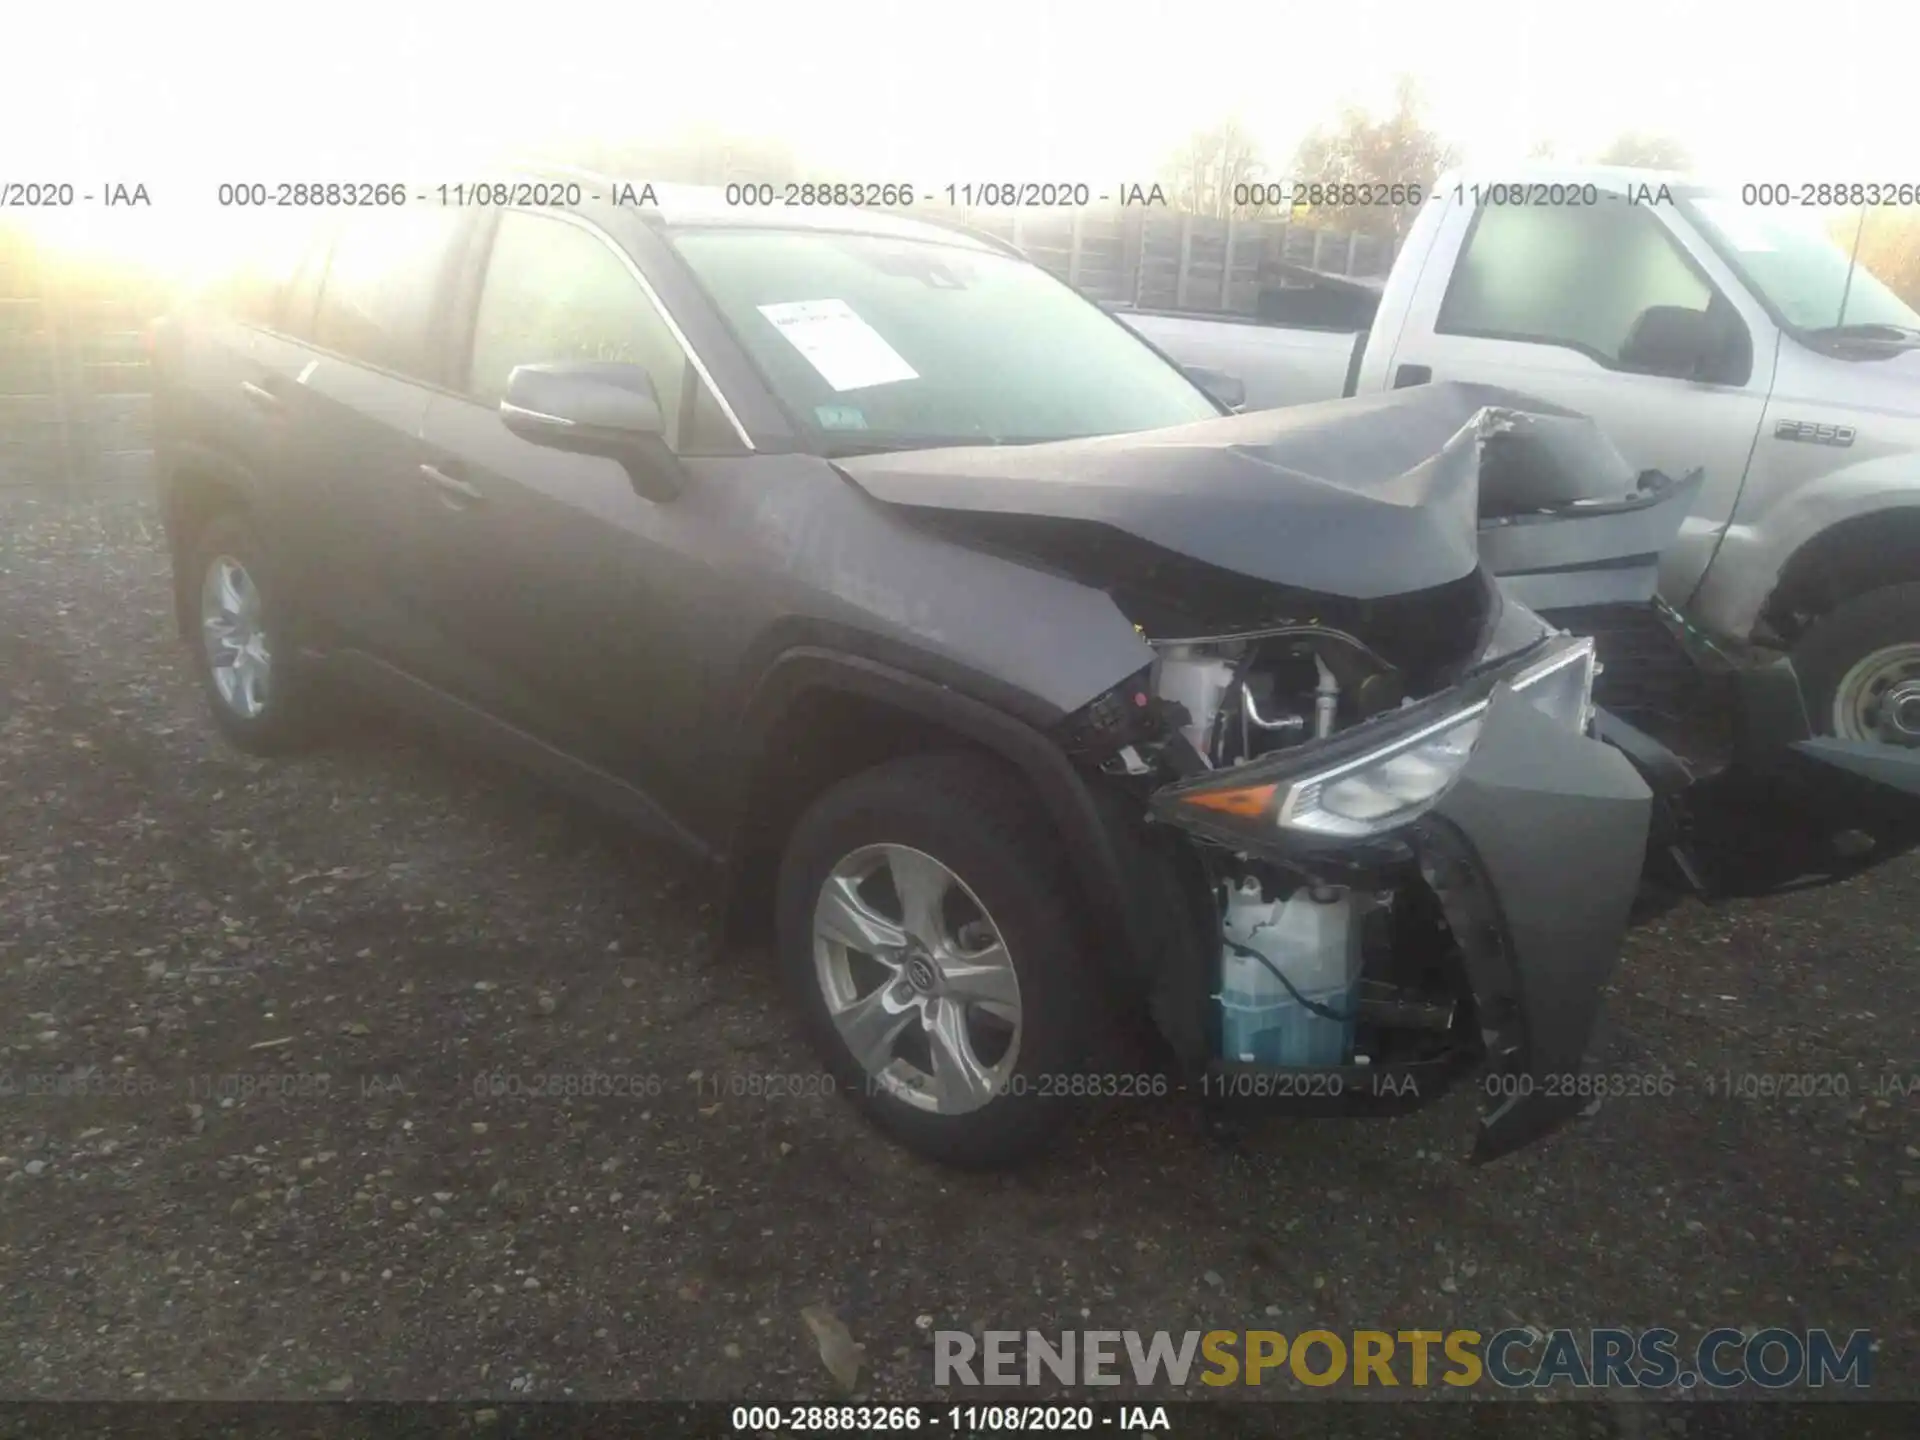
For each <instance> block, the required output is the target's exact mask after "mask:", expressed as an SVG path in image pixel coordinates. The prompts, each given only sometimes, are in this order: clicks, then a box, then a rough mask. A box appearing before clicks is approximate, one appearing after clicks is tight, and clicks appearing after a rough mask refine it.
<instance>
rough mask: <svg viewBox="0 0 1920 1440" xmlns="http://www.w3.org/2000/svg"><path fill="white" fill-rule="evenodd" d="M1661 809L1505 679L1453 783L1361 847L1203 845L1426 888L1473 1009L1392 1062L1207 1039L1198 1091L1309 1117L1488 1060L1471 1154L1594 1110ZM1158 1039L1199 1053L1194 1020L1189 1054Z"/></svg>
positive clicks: (1601, 748) (1425, 1095) (1175, 789)
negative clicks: (1584, 1078)
mask: <svg viewBox="0 0 1920 1440" xmlns="http://www.w3.org/2000/svg"><path fill="white" fill-rule="evenodd" d="M1189 788H1191V787H1190V786H1187V785H1176V786H1169V787H1166V789H1165V790H1163V791H1161V792H1158V793H1156V795H1155V796H1154V798H1153V801H1152V804H1151V809H1152V810H1153V812H1154V813H1155V814H1156V816H1157V817H1158V818H1161V819H1163V820H1166V819H1171V818H1173V816H1174V814H1175V812H1176V810H1177V808H1178V807H1177V806H1176V805H1175V804H1174V803H1172V801H1173V797H1174V796H1176V795H1177V794H1178V793H1179V792H1180V791H1182V790H1184V789H1189ZM1652 803H1653V797H1652V793H1651V792H1650V790H1649V789H1648V787H1647V785H1646V783H1645V782H1644V781H1643V780H1642V779H1641V777H1640V775H1639V774H1638V772H1637V771H1636V769H1635V767H1634V766H1633V765H1632V764H1631V763H1629V761H1628V760H1627V758H1626V757H1625V756H1624V755H1622V754H1621V753H1620V752H1619V751H1618V750H1617V749H1615V748H1614V747H1612V746H1611V745H1607V744H1604V743H1602V742H1599V741H1596V740H1593V739H1590V738H1588V737H1587V736H1586V735H1584V734H1580V733H1576V732H1575V731H1574V730H1573V729H1571V728H1569V726H1568V725H1567V724H1566V723H1565V722H1564V720H1561V719H1558V718H1555V717H1553V716H1551V715H1549V714H1547V713H1545V712H1543V711H1542V710H1540V709H1539V708H1536V706H1535V705H1534V704H1533V703H1530V702H1529V701H1528V700H1527V699H1525V698H1522V697H1521V696H1519V695H1517V694H1516V693H1515V692H1514V691H1512V690H1511V689H1510V688H1508V687H1507V686H1506V685H1504V684H1500V685H1497V686H1495V687H1494V688H1492V690H1491V693H1490V694H1489V696H1488V698H1487V706H1486V709H1485V711H1484V712H1483V718H1482V728H1481V731H1480V735H1479V739H1478V741H1477V743H1476V744H1475V746H1474V749H1473V753H1472V755H1471V756H1470V758H1469V759H1468V760H1467V762H1466V764H1465V766H1464V767H1463V768H1462V769H1461V771H1460V772H1459V774H1458V776H1457V777H1456V778H1455V779H1454V781H1453V782H1452V783H1451V785H1450V786H1449V787H1448V788H1447V789H1446V790H1445V791H1444V792H1443V793H1442V794H1441V795H1440V797H1439V798H1438V799H1437V800H1436V801H1435V802H1434V803H1433V804H1432V805H1431V806H1430V807H1429V808H1428V809H1426V810H1425V811H1424V812H1423V813H1421V814H1420V815H1419V816H1418V817H1417V818H1415V819H1413V820H1412V821H1410V822H1409V823H1407V824H1406V825H1404V826H1402V827H1400V828H1398V829H1396V830H1394V831H1393V832H1392V833H1390V834H1389V835H1386V836H1383V837H1378V838H1374V839H1369V840H1367V841H1364V842H1357V843H1355V844H1350V845H1348V844H1338V843H1335V844H1331V845H1330V844H1328V843H1326V842H1324V841H1305V842H1303V841H1302V840H1301V839H1300V838H1298V837H1293V836H1287V835H1281V834H1278V833H1276V834H1275V835H1274V836H1272V837H1270V838H1268V839H1265V840H1258V839H1250V838H1249V836H1248V834H1247V833H1246V832H1245V831H1244V830H1240V831H1238V832H1236V833H1234V834H1232V835H1228V834H1225V833H1216V834H1214V835H1212V836H1205V835H1203V837H1202V838H1203V839H1211V840H1212V841H1213V842H1214V843H1215V844H1216V845H1217V846H1223V847H1224V846H1232V847H1234V848H1235V849H1236V850H1237V851H1239V852H1242V853H1246V854H1251V855H1253V856H1255V857H1257V858H1260V859H1264V860H1270V861H1272V862H1273V863H1275V864H1277V865H1279V866H1282V867H1284V868H1286V869H1289V870H1292V871H1295V872H1296V873H1302V874H1314V875H1320V876H1324V877H1326V878H1328V879H1329V880H1336V879H1338V880H1344V881H1346V882H1347V883H1354V882H1355V877H1367V876H1371V877H1373V881H1374V882H1377V883H1389V884H1406V883H1408V882H1410V881H1417V882H1419V883H1423V884H1424V885H1425V886H1426V887H1427V888H1428V890H1430V892H1431V895H1432V896H1433V897H1434V899H1435V900H1437V903H1438V909H1439V912H1440V914H1441V916H1443V917H1444V921H1445V926H1446V929H1447V930H1448V931H1449V932H1450V933H1451V939H1452V946H1453V952H1454V954H1455V956H1456V958H1457V964H1458V966H1459V968H1460V970H1461V971H1462V972H1463V979H1464V985H1463V986H1462V987H1461V988H1462V989H1463V990H1464V991H1465V992H1466V993H1465V995H1464V996H1463V997H1462V998H1463V999H1465V1000H1466V1001H1467V1005H1466V1007H1465V1010H1464V1014H1463V1016H1462V1020H1461V1022H1460V1023H1458V1024H1456V1027H1455V1031H1454V1034H1453V1035H1452V1036H1451V1038H1450V1041H1449V1043H1447V1044H1445V1045H1444V1046H1436V1047H1435V1048H1434V1049H1432V1050H1431V1051H1430V1052H1428V1053H1422V1054H1420V1055H1418V1056H1417V1057H1414V1058H1410V1059H1406V1060H1403V1061H1398V1062H1395V1063H1388V1064H1365V1065H1360V1064H1355V1065H1347V1066H1341V1067H1334V1068H1328V1069H1304V1068H1301V1069H1295V1068H1292V1067H1275V1066H1264V1065H1259V1064H1251V1063H1245V1062H1239V1061H1225V1060H1223V1059H1221V1058H1220V1056H1219V1054H1218V1048H1219V1047H1218V1046H1217V1045H1210V1046H1208V1047H1207V1050H1206V1054H1205V1058H1204V1062H1203V1066H1202V1067H1201V1068H1203V1069H1204V1078H1202V1079H1201V1080H1200V1083H1199V1086H1198V1088H1199V1089H1200V1091H1201V1093H1202V1095H1203V1097H1205V1098H1206V1099H1207V1100H1208V1101H1210V1102H1212V1103H1216V1104H1218V1105H1220V1106H1222V1107H1228V1108H1237V1107H1241V1106H1253V1107H1258V1108H1262V1109H1269V1110H1271V1109H1282V1110H1286V1111H1288V1112H1291V1113H1296V1114H1306V1115H1315V1114H1318V1115H1327V1114H1349V1115H1350V1114H1378V1113H1392V1112H1395V1111H1403V1110H1407V1109H1411V1108H1416V1107H1419V1106H1423V1105H1426V1104H1428V1103H1430V1102H1431V1101H1433V1100H1435V1099H1437V1098H1438V1097H1439V1096H1440V1095H1441V1094H1442V1093H1444V1091H1445V1090H1446V1089H1448V1088H1449V1086H1450V1085H1451V1084H1452V1083H1453V1082H1454V1081H1456V1080H1457V1079H1458V1078H1459V1077H1460V1076H1461V1075H1462V1074H1463V1073H1465V1072H1466V1071H1467V1070H1469V1069H1471V1068H1473V1067H1474V1066H1475V1065H1476V1064H1482V1063H1483V1064H1484V1073H1485V1076H1486V1091H1487V1095H1488V1097H1489V1099H1488V1103H1487V1104H1486V1105H1485V1106H1484V1107H1483V1117H1482V1121H1481V1126H1480V1131H1479V1135H1478V1138H1477V1141H1476V1144H1475V1147H1474V1152H1473V1153H1474V1158H1475V1159H1476V1160H1487V1159H1492V1158H1494V1157H1497V1156H1499V1155H1503V1154H1506V1153H1507V1152H1509V1151H1511V1150H1513V1149H1516V1148H1518V1147H1520V1146H1522V1145H1525V1144H1527V1143H1529V1142H1531V1141H1533V1140H1535V1139H1538V1138H1539V1137H1541V1136H1543V1135H1545V1134H1546V1133H1548V1132H1549V1131H1550V1130H1552V1129H1554V1128H1555V1127H1556V1126H1557V1125H1559V1124H1560V1123H1562V1122H1564V1121H1565V1120H1566V1119H1568V1118H1569V1117H1571V1116H1572V1115H1573V1114H1575V1113H1577V1112H1578V1111H1579V1110H1580V1109H1581V1108H1582V1107H1583V1106H1584V1105H1586V1104H1587V1103H1588V1098H1587V1096H1588V1094H1589V1093H1590V1089H1589V1088H1586V1087H1583V1086H1582V1085H1581V1083H1580V1082H1579V1080H1578V1078H1577V1077H1578V1076H1579V1075H1580V1073H1581V1070H1582V1067H1583V1064H1584V1059H1585V1055H1586V1050H1587V1044H1588V1041H1589V1039H1590V1037H1591V1035H1592V1032H1593V1029H1594V1025H1595V1021H1596V1020H1597V1018H1598V1015H1599V1011H1600V1007H1601V1003H1602V992H1603V989H1604V986H1605V984H1606V981H1607V978H1608V976H1609V975H1610V974H1611V972H1612V970H1613V967H1614V965H1615V963H1616V961H1617V958H1618V955H1619V951H1620V945H1621V941H1622V938H1623V936H1624V934H1625V931H1626V928H1627V923H1628V917H1629V912H1630V910H1631V908H1632V904H1633V900H1634V896H1635V892H1636V889H1637V885H1638V880H1639V875H1640V871H1641V867H1642V864H1643V861H1644V856H1645V853H1646V844H1647V835H1648V827H1649V823H1650V816H1651V811H1652ZM1176 823H1180V824H1181V825H1182V828H1186V829H1192V828H1193V827H1192V826H1191V825H1189V824H1186V823H1185V822H1184V821H1180V822H1176ZM1201 848H1203V849H1204V846H1203V847H1201ZM1361 883H1368V882H1366V881H1364V880H1362V881H1361ZM1217 935H1218V932H1217V929H1216V931H1215V940H1214V944H1215V947H1216V948H1217V945H1218V939H1217ZM1196 1003H1204V1001H1203V997H1199V996H1197V995H1195V994H1194V993H1193V992H1192V991H1191V990H1190V989H1189V991H1188V992H1187V994H1186V995H1185V996H1184V997H1179V998H1176V999H1174V1000H1173V1001H1172V1003H1171V1004H1167V1003H1165V1002H1164V1001H1163V1003H1161V1004H1160V1005H1158V1006H1156V1013H1159V1014H1164V1013H1165V1012H1166V1011H1169V1010H1170V1011H1172V1012H1173V1013H1174V1014H1175V1015H1176V1016H1190V1015H1191V1014H1192V1011H1193V1007H1194V1005H1195V1004H1196ZM1162 1029H1163V1031H1167V1032H1168V1033H1169V1038H1173V1039H1175V1040H1176V1048H1184V1049H1185V1050H1186V1052H1187V1054H1188V1056H1189V1058H1190V1059H1191V1058H1192V1056H1193V1054H1194V1052H1195V1051H1196V1050H1197V1049H1198V1048H1199V1047H1197V1046H1196V1045H1195V1044H1194V1043H1193V1041H1192V1035H1193V1027H1192V1026H1191V1025H1187V1026H1185V1027H1184V1032H1183V1033H1184V1034H1185V1035H1186V1037H1187V1039H1188V1043H1187V1045H1186V1046H1185V1047H1181V1046H1180V1045H1179V1043H1178V1036H1177V1035H1176V1034H1175V1033H1174V1032H1173V1031H1168V1027H1167V1026H1166V1024H1165V1023H1164V1022H1163V1024H1162Z"/></svg>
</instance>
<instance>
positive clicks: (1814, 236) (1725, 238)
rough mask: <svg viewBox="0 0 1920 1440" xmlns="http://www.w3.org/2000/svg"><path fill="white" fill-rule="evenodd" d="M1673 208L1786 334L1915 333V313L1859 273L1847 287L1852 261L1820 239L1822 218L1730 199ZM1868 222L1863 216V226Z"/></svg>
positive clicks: (1716, 197)
mask: <svg viewBox="0 0 1920 1440" xmlns="http://www.w3.org/2000/svg"><path fill="white" fill-rule="evenodd" d="M1680 204H1681V208H1682V209H1683V210H1685V211H1686V213H1687V215H1688V217H1689V218H1690V219H1692V220H1693V222H1694V223H1695V224H1696V225H1698V226H1699V227H1700V230H1701V232H1702V233H1703V234H1704V235H1705V236H1706V237H1707V240H1708V242H1709V243H1710V244H1712V245H1713V247H1714V248H1715V249H1716V250H1718V251H1719V252H1720V256H1721V258H1722V259H1724V260H1725V261H1726V262H1727V264H1728V265H1729V266H1730V267H1731V268H1732V269H1733V271H1734V273H1736V274H1737V275H1739V277H1740V278H1741V279H1742V280H1744V281H1746V283H1747V285H1748V286H1749V287H1750V288H1751V289H1752V290H1753V292H1754V294H1755V295H1756V296H1757V297H1758V298H1759V299H1760V300H1761V301H1762V302H1764V303H1765V304H1766V305H1767V306H1768V307H1769V308H1770V309H1771V310H1772V311H1773V312H1774V314H1775V316H1776V317H1777V318H1778V319H1779V320H1780V321H1781V322H1782V323H1783V324H1785V325H1787V326H1788V327H1790V328H1792V329H1796V330H1824V329H1828V328H1830V327H1834V326H1839V325H1892V326H1895V327H1898V328H1901V329H1909V330H1920V313H1916V312H1915V311H1914V309H1913V307H1912V306H1911V305H1909V304H1907V303H1906V302H1905V301H1904V300H1902V299H1901V298H1900V297H1899V296H1898V295H1896V294H1894V293H1893V291H1891V290H1889V289H1888V288H1887V287H1886V286H1885V285H1884V284H1882V283H1881V281H1880V279H1879V277H1877V276H1876V275H1874V274H1873V273H1872V272H1871V271H1869V270H1868V269H1867V267H1866V266H1864V265H1861V266H1857V267H1854V269H1853V280H1852V282H1851V284H1849V282H1848V280H1847V270H1848V268H1849V266H1850V265H1851V262H1852V257H1851V256H1850V255H1849V254H1848V253H1847V252H1846V251H1845V250H1843V249H1841V248H1840V247H1839V246H1838V245H1836V244H1835V243H1834V242H1833V240H1832V239H1831V238H1830V237H1829V236H1828V235H1827V233H1826V231H1825V228H1824V222H1825V219H1826V214H1825V212H1823V211H1804V212H1803V211H1797V210H1785V211H1783V210H1780V209H1778V208H1769V207H1766V206H1760V205H1743V204H1741V203H1740V202H1739V201H1738V200H1737V199H1735V198H1734V197H1733V196H1732V195H1728V194H1714V193H1703V194H1699V195H1694V196H1683V197H1682V198H1681V201H1680ZM1873 223H1874V217H1873V216H1872V215H1871V214H1869V215H1868V217H1867V224H1868V225H1869V226H1872V224H1873ZM1842 296H1845V298H1846V313H1845V314H1842V313H1841V297H1842Z"/></svg>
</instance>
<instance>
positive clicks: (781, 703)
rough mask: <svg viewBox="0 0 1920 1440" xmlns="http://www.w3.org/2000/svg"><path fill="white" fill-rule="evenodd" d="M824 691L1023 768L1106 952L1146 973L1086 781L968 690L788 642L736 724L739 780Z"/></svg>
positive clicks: (1124, 891) (1127, 970)
mask: <svg viewBox="0 0 1920 1440" xmlns="http://www.w3.org/2000/svg"><path fill="white" fill-rule="evenodd" d="M821 689H825V690H833V691H839V692H842V693H847V694H852V695H856V696H860V697H862V698H865V699H869V700H874V701H877V702H879V703H881V704H884V705H889V706H892V707H895V708H897V709H899V710H902V711H905V712H906V713H908V714H911V715H914V716H916V717H918V718H920V719H924V720H927V721H929V722H931V723H933V724H936V725H939V726H942V727H944V728H946V729H949V730H952V731H954V732H956V733H957V734H959V735H961V736H963V737H965V738H966V739H968V740H970V741H972V742H973V743H975V744H977V745H979V746H981V747H982V748H983V749H985V750H987V751H990V752H991V753H993V754H995V755H997V756H999V757H1000V758H1001V759H1003V760H1005V761H1006V762H1007V763H1009V764H1010V765H1012V766H1014V768H1016V769H1017V770H1019V771H1020V773H1021V774H1023V775H1024V776H1025V777H1026V778H1027V780H1028V781H1029V782H1030V783H1031V784H1032V786H1033V789H1034V794H1035V795H1036V797H1037V798H1038V799H1039V801H1040V804H1041V806H1042V808H1043V809H1044V810H1045V811H1046V813H1047V815H1048V817H1049V818H1050V819H1051V820H1052V821H1053V824H1054V827H1055V829H1056V830H1058V832H1059V834H1060V838H1061V843H1062V845H1063V847H1064V848H1065V851H1066V858H1067V862H1068V865H1069V866H1070V868H1071V871H1072V873H1073V876H1074V879H1075V881H1076V882H1077V883H1078V885H1079V886H1080V890H1081V895H1082V897H1083V899H1084V900H1085V902H1086V910H1087V916H1086V918H1087V921H1088V924H1089V927H1090V930H1091V933H1092V937H1093V939H1094V942H1095V943H1096V945H1097V946H1098V947H1099V950H1100V953H1101V956H1102V958H1103V959H1104V960H1105V961H1106V962H1107V963H1108V964H1109V966H1110V967H1112V968H1115V969H1116V971H1117V973H1119V974H1122V975H1126V974H1131V975H1141V974H1144V973H1146V972H1147V958H1146V957H1145V956H1144V955H1143V954H1142V953H1141V951H1140V947H1139V942H1138V935H1139V931H1138V930H1137V928H1136V927H1135V926H1134V925H1132V924H1130V923H1129V912H1130V908H1131V906H1130V903H1129V894H1130V887H1129V886H1128V884H1127V882H1126V880H1125V878H1124V876H1125V869H1124V867H1123V864H1122V861H1121V858H1120V849H1119V846H1118V845H1117V843H1116V837H1115V835H1114V833H1113V831H1112V830H1111V829H1110V828H1109V825H1110V822H1109V821H1108V819H1107V818H1106V817H1105V816H1104V815H1103V814H1102V812H1101V809H1100V806H1099V805H1098V804H1097V802H1096V800H1095V797H1094V794H1093V792H1092V790H1091V789H1090V788H1089V787H1088V785H1087V783H1086V780H1085V779H1084V778H1083V777H1082V776H1081V775H1080V773H1079V771H1077V770H1076V769H1074V767H1073V764H1072V762H1071V761H1069V760H1068V759H1067V757H1066V754H1065V753H1064V752H1063V751H1062V750H1061V749H1060V747H1059V746H1058V745H1056V744H1054V743H1053V742H1052V741H1051V740H1049V739H1048V738H1047V737H1046V736H1045V735H1043V734H1042V733H1041V732H1040V731H1038V730H1036V729H1035V728H1033V726H1031V725H1029V724H1027V723H1026V722H1025V721H1023V720H1019V719H1016V718H1014V717H1013V716H1011V715H1008V714H1006V713H1005V712H1004V711H1002V710H999V709H996V708H995V707H994V706H992V705H990V704H988V703H986V702H985V701H982V700H980V699H977V698H976V697H974V696H972V695H969V694H967V693H965V692H964V691H961V690H958V689H955V688H954V687H953V686H951V685H945V684H942V683H940V682H938V681H936V680H930V679H928V678H926V677H925V676H923V675H918V674H915V673H913V672H911V671H908V670H902V669H900V668H898V667H896V666H893V665H888V664H883V663H881V662H878V661H874V660H869V659H866V658H864V657H862V656H857V655H850V654H847V653H845V652H843V651H838V650H833V649H829V648H826V647H823V646H797V647H795V648H793V649H790V650H786V651H784V652H782V653H781V655H780V656H779V657H778V658H777V659H776V660H775V661H774V662H773V664H772V665H771V666H769V667H768V669H767V670H766V671H765V672H764V673H763V674H762V675H761V677H760V680H759V682H758V683H757V684H756V685H755V686H754V688H753V691H752V694H751V695H750V697H749V699H748V701H747V704H746V707H745V710H744V712H743V715H742V721H741V726H740V729H739V732H738V734H739V751H738V754H739V758H740V761H741V763H740V764H739V765H738V766H737V767H736V770H735V774H736V776H737V777H738V779H739V781H740V783H742V784H744V783H745V779H746V777H747V776H748V775H749V774H751V773H752V768H753V766H754V765H755V764H756V763H757V762H758V760H759V757H761V756H762V755H764V754H765V753H766V750H767V747H768V745H769V744H770V743H771V742H772V740H773V739H774V736H775V733H776V730H777V727H778V724H779V721H780V717H781V716H782V715H784V714H786V713H788V712H789V711H790V709H791V707H792V706H793V705H794V704H795V702H796V701H798V700H799V699H800V697H801V696H802V695H804V694H806V693H807V692H809V691H814V690H821ZM747 798H748V797H747V796H746V795H745V794H744V793H741V792H736V793H735V794H734V796H733V797H732V798H731V803H730V805H729V809H730V811H731V812H732V819H733V826H732V829H733V833H734V835H735V836H736V837H737V836H738V835H739V834H740V833H741V828H740V827H741V826H742V824H743V823H744V822H745V820H746V817H747V811H748V807H747V804H746V801H747ZM742 849H743V847H742V846H740V845H739V844H733V845H730V846H729V847H728V851H729V855H730V859H731V861H732V862H733V863H735V864H737V863H738V862H739V861H740V860H741V859H743V858H744V856H743V854H742V853H741V852H742ZM1116 961H1117V962H1119V964H1118V966H1114V962H1116Z"/></svg>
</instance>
